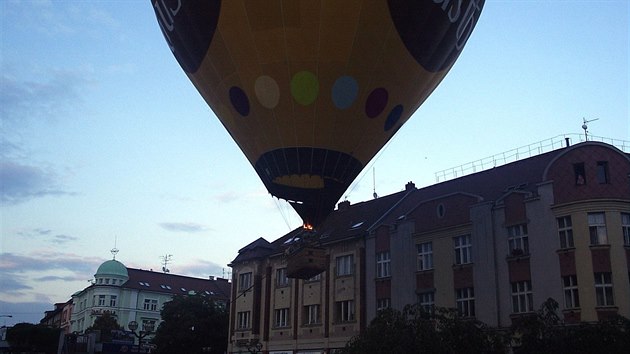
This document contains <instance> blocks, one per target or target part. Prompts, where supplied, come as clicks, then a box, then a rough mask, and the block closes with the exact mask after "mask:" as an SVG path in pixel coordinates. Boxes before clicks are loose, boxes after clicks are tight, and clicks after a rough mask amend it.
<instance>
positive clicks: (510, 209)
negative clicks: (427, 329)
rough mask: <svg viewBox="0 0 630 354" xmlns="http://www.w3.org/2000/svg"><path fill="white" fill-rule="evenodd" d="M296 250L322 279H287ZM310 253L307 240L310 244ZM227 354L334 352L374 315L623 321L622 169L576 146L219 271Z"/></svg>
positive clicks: (629, 279) (350, 213) (394, 201)
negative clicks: (316, 256)
mask: <svg viewBox="0 0 630 354" xmlns="http://www.w3.org/2000/svg"><path fill="white" fill-rule="evenodd" d="M304 239H310V240H311V242H310V244H311V245H312V244H316V245H317V248H318V249H320V250H322V252H323V253H324V255H325V262H324V264H325V266H324V271H323V272H322V273H321V274H319V275H317V276H314V277H312V278H310V279H289V278H287V277H286V268H287V266H290V265H291V262H292V261H293V260H292V258H291V257H292V256H291V251H292V248H296V247H294V246H295V245H297V244H299V243H300V242H301V241H303V240H304ZM313 240H314V241H313ZM231 266H232V267H233V273H232V274H233V284H234V287H233V289H232V300H233V301H232V304H231V309H230V343H229V347H228V350H229V352H230V353H239V352H245V353H246V352H248V351H247V350H248V347H252V346H255V344H257V343H260V347H261V349H262V352H264V353H273V354H280V353H283V354H299V353H309V354H314V353H320V354H322V353H334V351H335V349H337V348H341V347H343V346H344V345H345V343H346V342H347V341H348V340H349V339H350V338H351V337H352V336H354V335H356V334H358V333H360V331H361V330H362V329H363V328H365V327H366V326H367V324H368V323H369V321H370V320H371V319H373V318H374V316H375V315H376V313H377V311H378V310H379V309H382V308H387V307H393V308H396V309H402V308H403V307H404V306H405V305H407V304H416V303H417V304H420V305H422V306H423V307H425V308H426V309H427V310H431V308H433V307H434V306H442V307H452V308H457V309H458V310H459V313H460V314H461V315H462V316H465V317H471V318H476V319H478V320H480V321H483V322H485V323H486V324H488V325H490V326H493V327H507V326H510V325H511V324H512V322H513V321H514V320H517V319H518V318H519V317H521V316H523V315H527V314H530V313H532V312H534V311H535V310H537V309H538V308H539V307H540V305H541V304H542V303H543V302H544V301H545V300H547V299H548V298H553V299H555V300H556V301H557V302H558V303H559V304H560V308H561V311H562V315H563V318H564V320H565V321H566V322H579V321H596V320H599V319H602V318H606V317H608V316H611V315H614V314H619V315H622V316H625V317H630V156H629V155H628V154H626V153H624V152H622V151H620V150H618V149H617V148H615V147H613V146H611V145H607V144H604V143H598V142H584V143H580V144H577V145H574V146H567V147H564V148H561V149H557V150H554V151H551V152H548V153H545V154H540V155H537V156H534V157H530V158H527V159H524V160H520V161H516V162H513V163H510V164H507V165H504V166H500V167H495V168H493V169H490V170H487V171H483V172H478V173H475V174H471V175H467V176H463V177H460V178H457V179H453V180H450V181H446V182H442V183H439V184H435V185H432V186H429V187H426V188H421V189H416V188H415V187H414V186H413V184H412V183H409V184H408V185H407V186H406V188H405V190H404V191H402V192H399V193H395V194H392V195H389V196H385V197H381V198H378V199H374V200H371V201H368V202H363V203H358V204H355V205H350V204H349V202H342V203H340V205H339V207H338V209H337V210H336V211H335V212H333V214H332V215H331V216H330V217H329V218H328V219H327V220H326V221H325V222H324V223H323V224H322V226H321V227H319V228H318V230H316V231H312V232H307V231H304V230H294V231H293V232H291V233H289V234H287V235H284V236H283V237H281V238H279V239H278V240H276V241H273V242H267V241H266V240H264V239H259V240H257V241H255V242H253V243H251V244H249V245H248V246H246V247H244V248H243V249H241V250H240V251H239V254H238V256H237V257H236V258H235V260H234V261H233V262H232V264H231Z"/></svg>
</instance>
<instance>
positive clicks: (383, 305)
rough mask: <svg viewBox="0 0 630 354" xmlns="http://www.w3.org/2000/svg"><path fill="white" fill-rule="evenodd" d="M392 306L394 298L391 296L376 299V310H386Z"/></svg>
mask: <svg viewBox="0 0 630 354" xmlns="http://www.w3.org/2000/svg"><path fill="white" fill-rule="evenodd" d="M390 307H392V300H391V299H390V298H388V297H387V298H383V299H378V300H376V311H381V310H385V309H388V308H390Z"/></svg>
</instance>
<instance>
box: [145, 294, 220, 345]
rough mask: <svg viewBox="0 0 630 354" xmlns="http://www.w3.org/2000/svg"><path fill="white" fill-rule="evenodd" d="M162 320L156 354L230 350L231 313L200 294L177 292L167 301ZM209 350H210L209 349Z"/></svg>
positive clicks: (156, 343) (155, 339) (157, 335)
mask: <svg viewBox="0 0 630 354" xmlns="http://www.w3.org/2000/svg"><path fill="white" fill-rule="evenodd" d="M161 316H162V320H163V322H162V323H160V326H159V327H158V329H157V332H156V334H155V338H154V339H153V343H154V344H155V345H156V346H157V353H158V354H159V353H190V354H195V353H202V350H203V348H210V353H213V354H222V353H224V352H225V351H226V350H227V342H228V322H229V314H228V312H227V309H226V308H225V307H224V306H220V305H218V304H216V303H215V302H214V301H212V299H209V298H207V297H205V296H202V295H200V294H196V295H177V296H175V297H173V299H172V300H171V301H169V302H167V303H165V304H164V307H163V308H162V312H161ZM206 353H207V351H206Z"/></svg>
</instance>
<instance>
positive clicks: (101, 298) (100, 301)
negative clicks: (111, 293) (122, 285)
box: [98, 295, 105, 306]
mask: <svg viewBox="0 0 630 354" xmlns="http://www.w3.org/2000/svg"><path fill="white" fill-rule="evenodd" d="M98 306H105V295H99V296H98Z"/></svg>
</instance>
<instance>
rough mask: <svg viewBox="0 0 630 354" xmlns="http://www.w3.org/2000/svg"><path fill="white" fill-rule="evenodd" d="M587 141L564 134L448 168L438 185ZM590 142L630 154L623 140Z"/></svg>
mask: <svg viewBox="0 0 630 354" xmlns="http://www.w3.org/2000/svg"><path fill="white" fill-rule="evenodd" d="M584 141H587V137H586V136H585V135H584V134H563V135H558V136H555V137H553V138H551V139H546V140H542V141H539V142H537V143H533V144H529V145H526V146H522V147H519V148H516V149H512V150H508V151H505V152H503V153H500V154H496V155H492V156H488V157H485V158H483V159H479V160H475V161H472V162H468V163H465V164H463V165H459V166H456V167H451V168H447V169H445V170H442V171H438V172H436V173H435V181H436V182H437V183H439V182H444V181H448V180H450V179H454V178H458V177H461V176H465V175H468V174H471V173H475V172H481V171H483V170H487V169H490V168H494V167H497V166H501V165H505V164H508V163H510V162H514V161H518V160H522V159H526V158H528V157H532V156H536V155H540V154H543V153H546V152H549V151H553V150H556V149H560V148H562V147H565V146H567V145H574V144H577V143H581V142H584ZM588 141H599V142H603V143H606V144H610V145H612V146H615V147H616V148H617V149H619V150H621V151H623V152H630V141H627V140H621V139H611V138H605V137H601V136H595V135H588Z"/></svg>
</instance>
